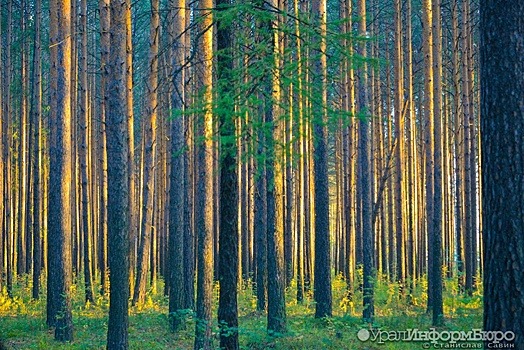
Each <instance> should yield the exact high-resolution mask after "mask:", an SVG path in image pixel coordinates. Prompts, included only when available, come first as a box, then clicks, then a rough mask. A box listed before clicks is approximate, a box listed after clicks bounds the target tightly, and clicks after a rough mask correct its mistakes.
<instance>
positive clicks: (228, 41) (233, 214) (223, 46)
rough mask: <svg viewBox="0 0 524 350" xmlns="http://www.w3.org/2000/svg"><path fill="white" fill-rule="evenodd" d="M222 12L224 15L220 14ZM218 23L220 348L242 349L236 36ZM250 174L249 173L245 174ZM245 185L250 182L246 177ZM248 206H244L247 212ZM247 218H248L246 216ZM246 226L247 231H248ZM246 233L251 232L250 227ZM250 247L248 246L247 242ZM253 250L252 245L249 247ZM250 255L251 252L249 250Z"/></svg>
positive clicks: (225, 1) (223, 1)
mask: <svg viewBox="0 0 524 350" xmlns="http://www.w3.org/2000/svg"><path fill="white" fill-rule="evenodd" d="M229 4H230V2H229V0H217V3H216V6H217V8H218V9H219V13H218V14H217V16H220V15H222V16H223V15H224V11H226V10H228V7H229ZM220 12H222V13H220ZM223 21H224V19H222V18H220V17H219V20H218V23H217V52H218V57H217V78H218V84H217V89H218V92H219V96H223V97H222V98H220V97H219V100H218V110H219V113H218V118H219V128H220V129H219V132H220V152H219V155H220V158H219V160H220V162H219V167H220V201H219V203H220V205H219V225H220V226H219V242H220V244H219V276H218V278H219V282H220V294H219V298H218V324H219V327H220V348H221V349H226V350H237V349H239V343H238V307H237V286H238V271H239V268H238V264H239V261H238V260H239V259H238V253H239V252H238V242H239V232H238V220H239V217H238V215H239V213H238V206H237V205H234V203H238V200H239V198H238V197H239V192H238V178H237V173H236V168H235V166H236V155H237V141H236V139H235V113H234V107H235V106H234V105H233V101H232V100H231V99H229V98H227V97H226V96H230V95H231V93H232V92H233V91H232V89H231V87H230V84H231V80H232V78H233V59H232V56H233V52H232V50H233V36H232V34H233V33H232V26H231V24H227V22H226V23H223ZM245 174H247V171H246V172H245ZM244 181H246V182H247V181H248V180H247V179H246V178H245V177H244ZM246 209H247V205H245V206H243V211H245V212H246V213H247V211H246ZM246 216H247V214H246ZM244 226H245V227H244ZM244 226H242V229H243V230H245V231H246V234H247V232H248V230H247V225H244ZM244 243H247V242H244ZM248 248H249V245H248ZM245 251H247V252H249V249H247V250H245Z"/></svg>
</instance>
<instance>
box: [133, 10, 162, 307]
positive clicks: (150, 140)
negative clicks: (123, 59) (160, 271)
mask: <svg viewBox="0 0 524 350" xmlns="http://www.w3.org/2000/svg"><path fill="white" fill-rule="evenodd" d="M159 6H160V2H159V0H151V20H150V21H151V22H150V33H149V82H148V86H147V90H148V91H147V98H148V102H147V103H148V105H147V116H148V120H147V124H145V125H144V134H143V142H144V146H145V149H144V159H143V163H144V180H143V181H144V188H143V195H142V223H141V229H140V233H141V237H140V245H139V247H138V261H137V273H136V281H135V289H134V293H133V305H135V304H137V303H143V302H144V300H145V296H146V282H147V272H148V270H149V260H150V252H151V242H152V235H153V234H154V232H153V231H154V228H153V205H154V204H153V203H154V201H153V198H154V194H155V186H154V184H155V172H156V171H157V170H158V169H156V167H157V166H156V162H157V159H156V158H157V157H156V148H157V137H156V133H157V121H156V120H157V114H158V111H157V107H158V91H157V90H158V46H159V43H160V15H159ZM156 205H159V203H158V201H157V203H156ZM157 230H158V226H156V229H155V231H157ZM155 234H156V232H155Z"/></svg>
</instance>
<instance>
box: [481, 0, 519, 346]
mask: <svg viewBox="0 0 524 350" xmlns="http://www.w3.org/2000/svg"><path fill="white" fill-rule="evenodd" d="M480 16H481V17H480V40H481V42H480V64H481V67H482V69H481V72H480V79H481V81H482V84H481V95H480V98H481V111H480V112H481V144H482V152H481V153H482V164H483V169H482V204H483V207H482V209H483V211H482V224H483V235H484V236H483V243H484V250H483V251H484V254H485V255H484V257H485V262H484V330H486V331H503V332H504V331H512V332H514V334H515V340H514V341H513V342H512V343H513V344H514V347H515V349H521V348H524V319H523V318H522V317H520V315H522V313H523V312H524V294H523V291H524V280H523V277H524V276H523V275H522V270H523V268H524V257H523V255H522V247H523V246H524V236H523V235H522V232H523V231H524V207H523V205H524V178H523V174H522V169H523V167H524V164H523V158H522V155H523V154H524V142H523V138H522V133H521V131H522V130H523V129H524V105H523V104H522V96H523V95H524V61H523V60H522V57H523V56H524V45H523V42H522V33H523V32H524V21H523V18H524V3H523V2H521V1H508V2H504V3H503V4H502V3H500V2H489V1H483V2H481V4H480ZM509 266H511V268H508V267H509Z"/></svg>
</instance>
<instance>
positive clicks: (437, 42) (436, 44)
mask: <svg viewBox="0 0 524 350" xmlns="http://www.w3.org/2000/svg"><path fill="white" fill-rule="evenodd" d="M440 6H441V2H440V0H433V9H432V12H433V18H432V20H433V22H432V27H433V28H432V29H433V47H432V49H433V67H434V68H433V75H434V85H433V87H434V89H435V90H434V94H433V101H434V102H433V108H434V109H433V125H434V129H433V141H434V151H433V176H434V177H433V222H431V221H428V225H433V230H432V231H431V233H432V235H433V238H432V239H431V241H432V244H431V245H430V249H429V250H428V254H429V255H432V256H433V266H432V269H431V271H429V273H428V275H429V276H430V279H431V280H432V283H431V287H432V289H433V292H432V296H433V300H432V301H433V303H432V307H433V308H432V312H433V325H434V326H438V325H440V324H441V323H442V322H443V320H442V318H443V313H444V307H443V301H442V215H443V207H442V191H443V181H442V167H443V161H442V135H441V134H442V35H441V34H442V33H441V23H440V22H441V19H440V18H441V9H440ZM428 200H431V198H429V199H428Z"/></svg>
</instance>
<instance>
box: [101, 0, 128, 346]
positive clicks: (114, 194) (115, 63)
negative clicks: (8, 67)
mask: <svg viewBox="0 0 524 350" xmlns="http://www.w3.org/2000/svg"><path fill="white" fill-rule="evenodd" d="M126 7H127V1H126V0H118V1H112V2H111V24H110V29H109V31H110V38H111V40H110V48H111V49H110V53H109V62H108V71H107V73H108V80H107V81H108V85H107V91H106V94H107V95H106V96H105V98H106V101H107V119H106V128H107V164H108V167H107V184H108V189H107V190H108V193H111V196H109V197H108V202H107V226H108V242H109V245H108V260H109V269H110V271H111V273H110V275H109V277H110V294H109V321H108V330H107V349H108V350H123V349H127V348H128V336H127V329H128V324H129V320H128V318H129V316H128V300H129V181H128V164H127V162H128V152H129V144H128V140H127V137H128V133H127V113H126V112H127V106H126V101H127V100H126V97H127V94H126V81H127V80H126V72H127V69H126V64H125V62H126V35H127V34H126V18H125V17H126V16H125V12H126Z"/></svg>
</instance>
